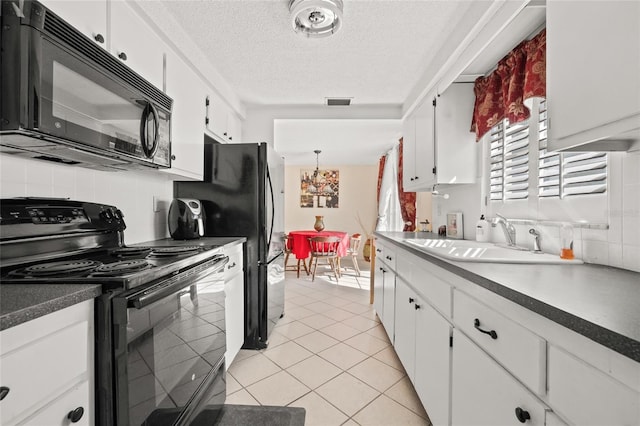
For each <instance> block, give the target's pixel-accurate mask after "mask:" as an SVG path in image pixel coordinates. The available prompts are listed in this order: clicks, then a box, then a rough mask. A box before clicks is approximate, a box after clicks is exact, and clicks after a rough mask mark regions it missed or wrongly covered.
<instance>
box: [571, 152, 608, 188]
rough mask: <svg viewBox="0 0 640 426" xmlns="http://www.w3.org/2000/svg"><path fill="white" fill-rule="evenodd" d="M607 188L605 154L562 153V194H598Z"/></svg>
mask: <svg viewBox="0 0 640 426" xmlns="http://www.w3.org/2000/svg"><path fill="white" fill-rule="evenodd" d="M606 190H607V154H606V153H604V152H565V153H563V154H562V196H563V197H566V196H570V195H580V194H598V193H603V192H605V191H606Z"/></svg>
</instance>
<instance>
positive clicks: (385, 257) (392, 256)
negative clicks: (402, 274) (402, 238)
mask: <svg viewBox="0 0 640 426" xmlns="http://www.w3.org/2000/svg"><path fill="white" fill-rule="evenodd" d="M381 248H382V253H377V255H378V259H379V260H380V261H382V262H383V263H384V264H385V265H387V266H388V267H389V268H391V269H392V270H393V271H395V270H396V252H395V250H394V249H393V248H392V247H390V246H382V247H381Z"/></svg>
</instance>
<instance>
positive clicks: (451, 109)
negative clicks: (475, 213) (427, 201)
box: [403, 83, 477, 191]
mask: <svg viewBox="0 0 640 426" xmlns="http://www.w3.org/2000/svg"><path fill="white" fill-rule="evenodd" d="M474 102H475V95H474V93H473V83H454V84H452V85H451V86H449V87H448V88H447V89H446V90H445V91H444V92H443V93H442V94H441V95H438V96H434V95H433V94H431V95H428V96H426V97H425V100H424V101H423V103H422V104H421V105H420V106H418V107H417V108H416V109H415V110H414V111H413V112H412V113H411V114H410V115H409V116H408V117H406V118H405V123H404V126H403V129H404V131H405V134H404V135H403V137H404V143H403V158H404V163H403V185H404V188H405V190H408V191H431V189H432V187H433V185H435V184H440V183H447V184H453V183H473V182H475V179H476V169H477V167H476V165H477V158H476V155H477V144H476V143H475V137H474V134H473V133H471V132H470V131H469V129H470V127H471V116H472V114H473V105H474Z"/></svg>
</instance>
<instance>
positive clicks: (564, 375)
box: [549, 345, 640, 425]
mask: <svg viewBox="0 0 640 426" xmlns="http://www.w3.org/2000/svg"><path fill="white" fill-rule="evenodd" d="M549 403H550V404H551V405H552V406H553V407H554V409H555V410H556V411H558V412H559V413H561V414H564V416H565V417H566V418H567V419H568V420H569V421H570V422H571V423H574V424H577V425H605V424H606V425H637V424H640V414H639V413H640V394H638V393H637V392H635V391H634V390H632V389H630V388H628V387H627V386H625V385H623V384H621V383H620V382H618V381H616V380H614V379H612V378H611V377H609V376H607V375H606V374H604V373H603V372H601V371H599V370H597V369H595V368H594V367H592V366H590V365H588V364H587V363H585V362H584V361H582V360H580V359H578V358H575V357H573V356H572V355H570V354H568V353H567V352H565V351H563V350H561V349H558V348H556V347H555V346H553V345H550V346H549Z"/></svg>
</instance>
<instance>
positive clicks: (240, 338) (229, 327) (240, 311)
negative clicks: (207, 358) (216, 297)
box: [224, 244, 244, 369]
mask: <svg viewBox="0 0 640 426" xmlns="http://www.w3.org/2000/svg"><path fill="white" fill-rule="evenodd" d="M242 247H243V246H242V245H241V244H240V245H236V246H233V247H231V248H230V249H229V250H228V251H226V252H225V254H226V255H227V256H229V263H227V265H226V266H225V272H224V292H225V302H224V306H225V327H226V333H227V351H226V353H225V364H226V368H227V369H228V368H229V366H230V365H231V363H232V362H233V360H234V358H235V357H236V355H237V354H238V352H239V351H240V348H241V347H242V345H243V344H244V272H243V271H244V268H243V262H242V256H243V250H242Z"/></svg>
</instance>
